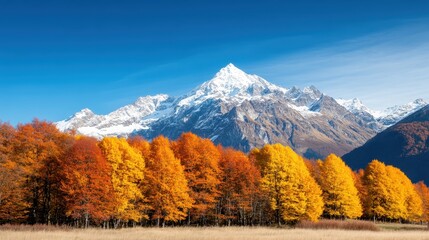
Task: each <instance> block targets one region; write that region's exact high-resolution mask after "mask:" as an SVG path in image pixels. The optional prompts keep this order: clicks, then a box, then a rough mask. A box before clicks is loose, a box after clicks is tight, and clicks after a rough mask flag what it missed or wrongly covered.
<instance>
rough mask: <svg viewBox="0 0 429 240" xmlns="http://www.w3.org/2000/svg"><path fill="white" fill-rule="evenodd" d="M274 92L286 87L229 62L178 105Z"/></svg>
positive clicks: (284, 90)
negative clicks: (248, 72)
mask: <svg viewBox="0 0 429 240" xmlns="http://www.w3.org/2000/svg"><path fill="white" fill-rule="evenodd" d="M275 92H280V93H285V92H287V89H285V88H282V87H279V86H276V85H274V84H272V83H270V82H268V81H267V80H265V79H263V78H261V77H259V76H257V75H251V74H247V73H245V72H244V71H242V70H241V69H239V68H237V67H236V66H234V65H233V64H232V63H230V64H228V65H227V66H226V67H224V68H222V69H221V70H220V71H219V72H218V73H216V75H215V76H214V77H213V78H212V79H211V80H209V81H207V82H204V83H203V84H201V85H200V86H199V87H198V88H196V89H195V90H194V91H192V92H191V93H190V94H188V95H187V96H186V97H184V98H183V99H182V100H181V101H180V102H179V103H178V105H179V106H186V105H197V104H199V103H202V102H204V101H206V100H208V99H220V100H225V101H226V100H227V101H233V102H242V101H244V100H249V99H251V98H253V97H261V96H264V95H267V94H270V93H275Z"/></svg>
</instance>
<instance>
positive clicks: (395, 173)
mask: <svg viewBox="0 0 429 240" xmlns="http://www.w3.org/2000/svg"><path fill="white" fill-rule="evenodd" d="M387 174H388V176H389V177H390V180H391V181H390V184H391V187H390V191H391V199H393V200H394V201H392V206H391V211H390V212H391V213H390V214H391V216H390V218H393V219H405V220H408V221H417V220H419V219H420V217H421V215H422V213H423V209H422V201H421V199H420V197H419V195H418V193H417V192H416V190H415V188H414V185H413V184H412V182H411V180H410V179H409V178H408V177H407V176H406V175H405V174H404V173H403V172H402V171H401V170H400V169H399V168H396V167H393V166H387ZM394 214H395V215H394Z"/></svg>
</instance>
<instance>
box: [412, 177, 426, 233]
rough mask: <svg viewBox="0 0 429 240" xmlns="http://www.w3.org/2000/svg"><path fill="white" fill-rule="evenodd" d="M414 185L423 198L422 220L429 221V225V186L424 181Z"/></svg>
mask: <svg viewBox="0 0 429 240" xmlns="http://www.w3.org/2000/svg"><path fill="white" fill-rule="evenodd" d="M414 187H415V189H416V191H417V193H418V194H419V196H420V199H421V200H422V216H421V220H422V221H424V222H427V223H428V227H429V188H428V187H427V186H426V184H425V183H424V182H418V183H416V184H415V185H414Z"/></svg>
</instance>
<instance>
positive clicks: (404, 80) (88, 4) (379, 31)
mask: <svg viewBox="0 0 429 240" xmlns="http://www.w3.org/2000/svg"><path fill="white" fill-rule="evenodd" d="M0 6H1V7H0V84H1V88H0V89H1V90H2V91H1V94H0V101H1V102H2V106H1V107H0V120H2V121H6V122H10V123H12V124H16V123H18V122H28V121H31V119H32V118H34V117H38V118H40V119H46V120H50V121H58V120H61V119H64V118H66V117H68V116H70V115H71V114H73V113H74V112H76V111H79V110H80V109H82V108H85V107H88V108H90V109H92V110H93V111H94V112H96V113H99V114H106V113H108V112H110V111H113V110H115V109H116V108H118V107H121V106H123V105H125V104H129V103H131V102H133V101H134V100H135V99H137V97H139V96H143V95H149V94H157V93H167V94H171V95H180V94H183V93H185V92H187V91H189V90H190V89H192V88H194V87H196V86H197V85H198V84H201V83H202V82H204V81H206V80H208V79H210V78H211V77H212V76H213V75H214V74H215V73H216V72H217V71H218V69H220V68H221V67H223V66H225V65H226V64H228V63H230V62H232V63H234V64H235V65H236V66H238V67H240V68H241V69H243V70H244V71H246V72H249V73H254V74H258V75H260V76H262V77H264V78H266V79H267V80H269V81H271V82H273V83H275V84H278V85H281V86H284V87H292V86H299V87H303V86H307V85H315V86H316V87H318V88H320V89H321V90H322V91H323V92H325V93H327V94H329V95H331V96H334V97H343V98H353V97H358V98H360V99H361V100H362V101H363V102H364V103H365V104H367V105H368V106H370V107H372V108H375V109H382V108H384V107H387V106H390V105H393V104H401V103H406V102H409V101H411V100H413V99H415V98H418V97H422V98H424V99H426V100H428V98H427V92H428V90H429V64H428V63H427V62H429V60H428V59H429V2H428V1H427V0H421V1H420V0H414V1H397V0H385V1H376V0H373V1H353V2H352V1H329V0H327V1H306V0H301V1H275V0H265V1H251V0H248V1H232V0H229V1H224V0H218V1H186V0H184V1H167V0H160V1H148V0H142V1H137V0H135V1H125V0H124V1H110V0H104V1H90V0H86V1H80V0H75V1H71V0H69V1H65V0H64V1H43V0H41V1H20V0H14V1H3V0H0Z"/></svg>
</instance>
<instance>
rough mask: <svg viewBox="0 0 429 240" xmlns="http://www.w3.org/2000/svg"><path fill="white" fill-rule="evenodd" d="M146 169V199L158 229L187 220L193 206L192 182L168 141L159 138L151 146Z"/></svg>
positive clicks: (161, 137)
mask: <svg viewBox="0 0 429 240" xmlns="http://www.w3.org/2000/svg"><path fill="white" fill-rule="evenodd" d="M150 150H151V151H150V157H149V159H148V160H147V167H146V184H147V185H148V186H150V187H148V188H147V192H146V196H147V198H148V202H149V205H150V208H151V210H152V214H151V215H152V219H154V220H156V222H157V225H158V226H160V224H161V222H162V226H164V225H165V223H166V221H172V222H176V221H179V220H183V219H185V218H186V216H187V213H188V209H189V208H190V207H191V206H192V199H191V198H190V197H189V188H188V182H187V180H186V177H185V173H184V169H183V166H182V165H181V164H180V160H179V159H178V158H176V157H175V156H174V153H173V150H172V149H171V145H170V142H169V140H168V139H167V138H165V137H163V136H159V137H157V138H155V139H154V140H153V141H152V143H151V145H150Z"/></svg>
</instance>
